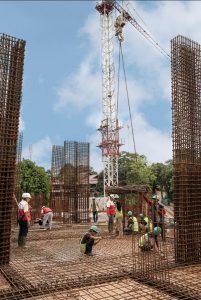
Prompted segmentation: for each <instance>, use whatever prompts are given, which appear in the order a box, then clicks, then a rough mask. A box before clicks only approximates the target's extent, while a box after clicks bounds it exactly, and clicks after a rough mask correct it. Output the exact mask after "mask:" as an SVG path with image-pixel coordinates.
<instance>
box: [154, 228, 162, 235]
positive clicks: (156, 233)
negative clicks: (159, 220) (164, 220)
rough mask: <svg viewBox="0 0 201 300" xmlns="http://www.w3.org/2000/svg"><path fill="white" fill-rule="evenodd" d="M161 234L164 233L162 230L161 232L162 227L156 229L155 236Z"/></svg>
mask: <svg viewBox="0 0 201 300" xmlns="http://www.w3.org/2000/svg"><path fill="white" fill-rule="evenodd" d="M161 232H162V230H161V228H160V227H158V226H157V227H154V235H159V234H161Z"/></svg>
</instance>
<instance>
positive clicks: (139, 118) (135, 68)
mask: <svg viewBox="0 0 201 300" xmlns="http://www.w3.org/2000/svg"><path fill="white" fill-rule="evenodd" d="M131 3H132V1H131ZM133 4H134V6H135V8H136V10H137V11H138V12H139V13H140V15H141V16H142V17H143V19H144V20H145V21H146V23H147V24H149V28H151V32H153V33H154V36H155V39H156V40H157V41H158V42H159V44H160V45H162V46H163V48H165V50H167V52H170V40H171V39H172V38H173V37H175V36H176V35H178V34H182V35H185V36H187V37H191V38H192V39H195V40H196V41H198V42H200V39H201V35H200V27H201V18H200V10H201V2H199V1H187V2H186V1H158V2H154V8H150V5H149V2H148V3H147V4H146V5H145V4H144V5H143V6H142V5H141V3H140V2H139V1H136V2H134V3H133ZM142 26H143V27H144V25H142ZM80 33H81V34H82V35H85V37H86V43H87V45H88V54H87V55H86V56H85V57H83V61H82V63H81V64H80V66H78V68H77V71H76V72H75V73H73V74H71V75H70V76H68V77H67V78H66V79H65V80H64V82H63V83H62V85H61V86H60V87H59V89H58V101H57V103H55V106H54V109H55V111H57V112H59V111H61V110H63V109H66V110H68V111H69V113H71V109H73V108H74V109H75V110H77V111H79V110H82V109H85V108H87V109H88V110H87V113H86V119H85V122H86V124H87V125H88V126H91V127H92V128H94V132H95V130H96V128H97V126H98V125H99V124H100V118H101V112H100V109H101V103H100V102H101V69H100V47H101V39H100V29H99V16H98V13H94V14H91V15H89V16H88V18H87V20H86V24H85V25H84V27H83V28H82V29H81V30H80ZM123 49H124V58H125V63H126V66H127V70H128V73H127V79H128V89H129V96H130V101H131V110H132V112H133V113H134V115H135V118H134V120H133V123H134V127H135V135H136V137H135V139H136V148H137V152H138V153H140V154H144V155H146V156H147V158H148V160H149V161H150V162H165V161H166V160H168V159H170V158H171V156H172V153H171V147H172V146H171V137H170V133H169V132H168V130H169V129H168V130H167V131H165V130H163V131H162V130H160V129H158V128H154V126H153V125H152V124H149V123H148V121H147V119H146V115H145V113H144V112H143V111H142V107H143V106H142V104H143V105H144V104H146V103H147V104H153V103H154V104H155V105H157V103H158V104H159V105H162V103H163V101H165V102H171V68H170V67H171V66H170V60H169V59H167V58H165V57H164V56H163V55H161V54H160V53H159V52H157V50H156V49H155V48H154V47H153V45H151V44H149V43H148V42H147V41H146V40H145V39H144V37H142V35H141V34H140V33H138V32H137V31H136V29H135V28H133V26H132V25H127V26H126V28H125V42H124V43H123ZM115 53H116V54H117V51H115ZM75 63H76V62H75ZM116 69H117V68H116ZM122 82H123V81H121V97H120V100H119V111H120V118H121V119H122V120H123V122H124V124H126V123H127V119H128V106H127V103H126V101H127V100H126V96H125V91H124V92H123V89H124V87H123V83H122ZM69 107H70V109H69ZM152 113H153V112H152ZM155 113H156V114H157V112H155ZM158 117H159V118H162V116H158ZM126 128H127V126H125V128H124V129H123V130H122V131H121V132H120V134H121V137H122V138H123V139H124V140H125V146H124V147H123V148H122V150H125V151H132V152H133V147H132V145H131V137H129V136H128V132H127V130H126ZM168 128H169V126H168ZM98 137H99V138H98ZM97 139H98V141H100V134H99V135H98V133H97V132H95V133H94V134H93V135H91V136H89V137H88V140H89V141H90V142H91V165H92V166H93V167H94V169H97V168H101V164H102V163H101V153H100V152H99V153H98V151H97V149H96V148H95V147H96V145H97ZM94 141H96V145H95V142H94Z"/></svg>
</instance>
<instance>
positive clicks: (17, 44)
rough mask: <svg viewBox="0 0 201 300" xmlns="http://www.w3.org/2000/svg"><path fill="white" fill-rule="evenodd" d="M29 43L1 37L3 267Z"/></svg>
mask: <svg viewBox="0 0 201 300" xmlns="http://www.w3.org/2000/svg"><path fill="white" fill-rule="evenodd" d="M24 50H25V41H23V40H20V39H16V38H14V37H11V36H8V35H5V34H1V35H0V249H1V251H0V264H5V263H8V262H9V255H10V233H11V218H12V205H13V194H14V189H15V167H16V150H17V136H18V126H19V114H20V103H21V94H22V74H23V63H24Z"/></svg>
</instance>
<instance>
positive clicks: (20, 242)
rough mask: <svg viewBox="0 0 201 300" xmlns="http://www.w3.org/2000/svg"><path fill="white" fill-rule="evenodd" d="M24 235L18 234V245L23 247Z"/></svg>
mask: <svg viewBox="0 0 201 300" xmlns="http://www.w3.org/2000/svg"><path fill="white" fill-rule="evenodd" d="M22 246H23V245H22V236H18V247H22Z"/></svg>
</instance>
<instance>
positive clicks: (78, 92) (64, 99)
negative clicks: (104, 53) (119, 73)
mask: <svg viewBox="0 0 201 300" xmlns="http://www.w3.org/2000/svg"><path fill="white" fill-rule="evenodd" d="M121 2H122V1H121ZM95 4H96V2H95V1H1V2H0V28H1V30H0V31H1V32H2V33H6V34H9V35H13V36H15V37H18V38H22V39H24V40H26V42H27V45H26V56H25V65H24V81H23V98H22V110H21V128H22V129H23V155H22V156H23V157H24V158H30V151H29V149H30V145H31V158H32V159H33V160H34V161H35V162H36V163H37V164H39V165H42V166H44V167H45V168H46V169H48V168H50V165H51V147H52V144H56V145H63V142H64V140H75V141H80V142H90V144H91V162H90V164H91V166H93V168H94V169H95V170H97V171H100V170H101V169H102V162H101V152H100V150H99V149H97V148H96V145H97V144H98V143H99V141H100V135H99V134H98V132H97V131H96V129H97V128H98V127H99V125H100V120H101V117H102V115H101V52H100V51H101V49H100V47H101V40H100V18H99V14H98V12H97V11H96V10H95V8H94V7H95ZM133 8H135V9H136V10H137V12H138V13H139V14H140V16H141V17H142V19H143V20H144V22H145V23H146V25H148V29H149V30H150V31H151V33H152V34H153V36H154V37H155V39H156V40H157V41H158V42H159V44H160V45H161V46H162V47H163V48H165V49H166V50H167V51H168V52H170V39H171V38H173V37H175V36H176V35H178V34H182V35H185V36H187V37H190V38H192V39H194V40H196V41H197V42H200V40H201V32H200V28H201V19H200V13H199V12H200V11H201V2H199V1H154V2H152V1H131V5H129V6H128V9H129V10H130V12H131V13H132V14H133V16H134V17H135V18H136V19H137V20H138V21H139V22H141V21H140V20H139V19H138V17H137V15H135V12H134V10H133ZM116 16H117V14H116ZM114 17H115V15H114ZM142 26H143V27H145V25H144V24H142ZM114 47H115V59H116V57H117V54H118V53H117V42H116V41H114ZM123 49H124V59H125V64H126V70H127V79H128V87H129V95H130V101H131V109H132V116H133V124H134V130H135V138H136V148H137V152H139V153H140V154H144V155H146V156H147V158H148V161H149V162H150V163H152V162H165V161H166V160H168V159H170V158H171V155H172V150H171V73H170V61H169V60H168V59H167V58H166V57H164V56H162V55H161V54H160V53H159V52H157V50H156V49H155V48H154V47H153V46H152V45H150V44H149V43H148V42H147V41H146V40H145V39H144V38H143V37H142V36H141V35H140V34H139V33H138V32H137V31H136V29H135V28H134V27H132V26H131V25H130V24H127V25H126V28H125V42H124V44H123ZM116 68H117V66H116ZM119 106H120V115H119V118H120V120H121V122H122V124H123V126H124V128H123V130H121V139H122V140H123V142H124V143H125V145H124V146H123V147H122V150H125V151H131V152H132V151H133V145H132V139H131V130H130V126H129V118H128V116H129V114H128V107H127V103H126V97H125V88H124V84H123V80H121V93H120V103H119Z"/></svg>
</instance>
